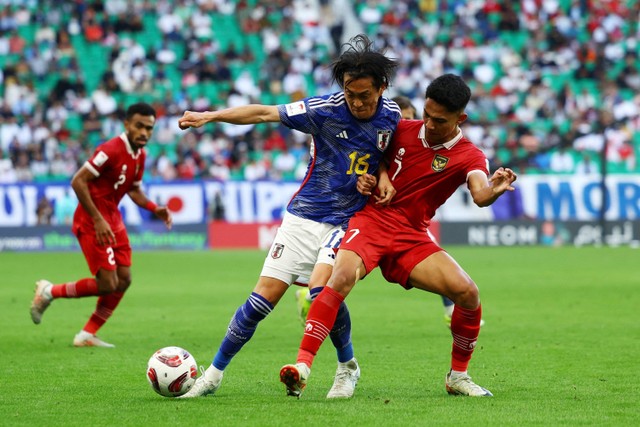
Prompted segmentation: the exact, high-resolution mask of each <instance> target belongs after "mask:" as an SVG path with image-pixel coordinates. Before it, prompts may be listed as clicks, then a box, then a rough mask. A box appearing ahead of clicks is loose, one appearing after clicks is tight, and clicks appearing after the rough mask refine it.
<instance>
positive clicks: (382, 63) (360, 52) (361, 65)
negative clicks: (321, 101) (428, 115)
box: [331, 34, 399, 89]
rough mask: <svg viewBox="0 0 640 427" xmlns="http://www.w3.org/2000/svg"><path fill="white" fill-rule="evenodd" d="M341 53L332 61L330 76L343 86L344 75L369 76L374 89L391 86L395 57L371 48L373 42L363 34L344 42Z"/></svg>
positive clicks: (359, 77)
mask: <svg viewBox="0 0 640 427" xmlns="http://www.w3.org/2000/svg"><path fill="white" fill-rule="evenodd" d="M342 46H343V49H344V51H343V53H342V54H341V55H340V56H339V57H338V59H336V60H335V61H333V63H332V64H331V67H332V72H331V74H332V78H333V80H334V81H335V82H336V83H337V84H338V85H339V86H340V87H341V88H344V76H345V75H349V77H351V79H353V80H355V79H362V78H367V77H371V78H372V79H373V85H374V87H375V88H376V89H380V88H381V87H382V86H383V85H387V86H391V80H392V78H393V76H394V74H395V70H396V68H398V65H399V64H398V62H397V61H396V60H395V59H391V58H387V57H386V56H385V55H384V53H383V52H382V51H377V50H375V49H374V48H373V42H372V41H371V40H369V38H368V37H367V36H366V35H364V34H358V35H357V36H355V37H353V38H352V39H351V40H349V42H348V43H345V44H343V45H342Z"/></svg>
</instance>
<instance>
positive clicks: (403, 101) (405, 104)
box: [391, 95, 416, 110]
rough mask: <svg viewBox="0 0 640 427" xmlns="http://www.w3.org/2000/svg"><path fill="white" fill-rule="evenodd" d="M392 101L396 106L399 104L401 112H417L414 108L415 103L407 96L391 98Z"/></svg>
mask: <svg viewBox="0 0 640 427" xmlns="http://www.w3.org/2000/svg"><path fill="white" fill-rule="evenodd" d="M391 100H392V101H393V102H395V103H396V104H398V107H400V109H401V110H404V109H405V108H413V109H414V110H415V108H416V107H414V106H413V103H412V102H411V100H410V99H409V98H407V97H406V96H402V95H398V96H396V97H393V98H391Z"/></svg>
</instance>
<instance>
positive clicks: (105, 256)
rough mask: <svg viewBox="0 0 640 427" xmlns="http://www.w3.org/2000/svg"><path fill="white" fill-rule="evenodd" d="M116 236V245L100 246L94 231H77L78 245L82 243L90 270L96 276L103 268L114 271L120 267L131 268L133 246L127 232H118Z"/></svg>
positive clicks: (124, 230) (123, 230)
mask: <svg viewBox="0 0 640 427" xmlns="http://www.w3.org/2000/svg"><path fill="white" fill-rule="evenodd" d="M115 235H116V243H115V244H114V245H111V246H108V245H104V246H100V245H98V240H97V239H96V233H95V231H94V230H90V231H88V230H82V229H79V230H76V237H77V238H78V243H80V248H82V253H83V254H84V258H85V259H86V260H87V264H88V265H89V270H90V271H91V274H93V275H94V276H95V275H96V274H97V273H98V270H100V269H101V268H102V269H103V270H109V271H113V270H115V269H116V268H118V266H124V267H130V266H131V245H130V244H129V236H128V235H127V230H126V229H122V230H121V231H118V232H116V233H115Z"/></svg>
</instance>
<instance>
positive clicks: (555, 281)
mask: <svg viewBox="0 0 640 427" xmlns="http://www.w3.org/2000/svg"><path fill="white" fill-rule="evenodd" d="M449 252H450V253H451V254H452V255H453V256H454V257H455V258H456V259H457V260H458V261H459V262H460V264H461V265H462V266H463V267H464V268H465V269H466V270H467V271H468V272H469V273H470V275H471V276H472V277H473V278H474V280H475V281H476V283H477V284H478V286H479V287H480V290H481V298H482V302H483V309H484V319H485V321H486V325H485V326H484V327H483V328H482V332H481V334H480V339H479V342H478V347H477V350H476V352H475V354H474V358H473V359H472V361H471V365H470V370H469V373H470V374H471V376H472V377H473V379H474V380H475V381H476V382H478V383H479V384H481V385H483V386H485V387H487V388H488V389H489V390H491V391H492V392H493V394H494V397H493V398H477V399H473V398H464V397H454V396H448V395H447V394H446V392H445V389H444V376H445V373H446V372H447V370H448V366H449V357H450V351H451V337H450V335H449V331H448V329H447V328H446V327H445V325H444V322H443V316H442V306H441V302H440V298H439V297H438V296H436V295H432V294H428V293H425V292H422V291H417V290H412V291H404V290H402V289H401V288H400V287H399V286H396V285H390V284H387V283H385V282H384V280H383V279H382V278H381V276H380V274H379V273H378V272H377V271H376V272H374V273H372V274H371V275H370V277H368V278H366V279H365V280H363V281H362V282H361V283H359V284H358V285H357V286H356V288H355V289H354V291H353V292H352V294H351V295H350V296H349V298H348V300H347V301H348V303H349V307H350V310H351V315H352V320H353V341H354V345H355V350H356V356H357V357H358V359H359V361H360V364H361V368H362V377H361V379H360V383H359V385H358V388H357V390H356V394H355V396H354V398H353V399H350V400H339V401H334V400H327V399H325V395H326V393H327V391H328V389H329V388H330V386H331V383H332V380H333V374H334V371H335V353H334V350H333V348H332V347H331V344H330V342H327V343H325V345H323V347H322V348H321V349H320V353H319V355H318V358H317V359H316V363H315V365H314V367H313V373H312V375H311V377H310V381H309V385H308V387H307V390H306V391H305V394H304V395H303V396H302V398H301V399H294V398H288V397H286V396H285V393H284V388H283V386H282V385H281V384H280V383H279V381H278V372H279V369H280V367H281V366H282V365H283V364H286V363H291V362H293V361H294V360H295V356H296V353H297V347H298V343H299V341H300V338H301V334H302V327H301V325H300V323H299V322H298V320H297V316H296V311H295V302H294V297H293V291H292V290H290V291H289V292H288V294H287V295H285V297H284V298H283V300H282V301H281V302H280V304H279V306H278V308H277V309H276V310H275V311H274V312H273V313H272V314H271V315H270V316H269V318H267V319H266V320H265V321H264V322H262V324H261V325H260V327H259V328H258V330H257V332H256V334H255V336H254V338H253V340H252V341H251V342H250V343H249V344H248V345H246V346H245V348H244V349H243V351H241V352H240V353H239V355H238V356H237V357H236V358H235V359H234V361H233V362H232V363H231V365H229V367H228V368H227V370H226V372H225V379H224V381H223V383H222V386H221V388H220V389H219V390H218V392H217V393H216V395H215V396H209V397H207V398H199V399H194V400H188V401H181V400H175V399H167V398H163V397H160V396H158V395H156V394H155V393H154V392H153V391H152V389H151V388H150V386H149V385H148V383H147V380H146V378H145V368H146V363H147V360H148V359H149V357H150V356H151V354H152V353H153V352H154V351H155V350H156V349H158V348H160V347H164V346H168V345H178V346H182V347H184V348H186V349H188V350H189V351H190V352H191V353H192V354H193V355H194V357H195V358H196V360H197V361H198V363H199V364H200V365H204V366H207V365H208V364H209V363H210V362H211V358H212V356H213V354H214V352H215V350H216V349H217V347H218V344H219V343H220V340H221V339H222V337H223V335H224V332H225V330H226V327H227V323H228V321H229V319H230V318H231V315H232V313H233V312H234V311H235V310H236V308H237V307H238V306H239V305H240V304H241V303H243V302H244V301H245V299H246V297H247V295H248V294H249V292H250V291H251V289H252V288H253V286H254V284H255V281H256V279H257V276H258V274H259V272H260V269H261V266H262V260H263V258H264V253H263V252H260V251H218V252H137V253H134V266H133V284H132V286H131V288H130V289H129V292H128V293H127V295H126V297H125V298H124V299H123V301H122V303H121V304H120V306H119V307H118V309H117V310H116V312H115V314H114V315H113V317H112V318H111V320H110V321H109V322H108V323H107V324H106V325H105V327H104V328H103V329H102V330H101V332H100V336H101V337H102V338H104V339H105V340H106V341H109V342H113V343H115V344H116V346H117V347H116V348H115V349H91V348H73V347H72V345H71V341H72V339H73V336H74V334H75V333H76V332H78V331H79V330H80V329H81V327H82V326H83V325H84V323H85V321H86V320H87V318H88V316H89V314H90V313H91V312H92V310H93V307H94V304H95V298H84V299H81V300H57V301H55V302H54V303H53V304H52V306H51V307H50V308H49V310H48V311H47V312H46V314H45V315H44V317H43V322H42V324H40V325H37V326H36V325H33V324H32V323H31V320H30V318H29V310H28V309H29V304H30V301H31V298H32V293H33V287H34V282H35V281H36V280H37V279H40V278H47V279H49V280H51V281H53V282H63V281H68V280H75V279H79V278H82V277H86V276H87V268H86V266H85V263H84V259H83V258H82V255H81V254H80V253H56V254H14V253H0V272H1V273H2V274H1V277H2V279H1V284H0V301H1V304H2V317H1V318H2V321H1V322H2V323H1V325H2V328H1V336H0V343H1V346H2V356H3V357H2V359H3V363H2V364H1V368H0V372H2V375H1V378H0V381H1V384H2V392H1V395H0V425H7V426H22V425H24V426H36V425H55V426H58V425H59V426H169V425H172V426H178V425H180V426H182V425H184V426H204V425H221V426H290V425H295V426H328V425H336V426H338V425H340V426H418V425H430V426H431V425H451V426H459V425H486V426H503V425H514V426H515V425H539V426H552V425H569V426H573V425H597V426H620V425H629V426H632V425H634V426H635V425H640V409H639V408H640V388H639V386H638V384H639V381H638V379H639V378H640V375H639V374H640V368H639V367H640V362H639V360H640V356H639V354H638V353H639V352H638V350H639V349H640V315H638V307H640V267H639V265H640V264H639V263H638V258H639V255H640V252H638V250H633V249H628V248H617V249H611V248H572V247H568V248H541V247H522V248H477V247H475V248H471V247H452V248H449Z"/></svg>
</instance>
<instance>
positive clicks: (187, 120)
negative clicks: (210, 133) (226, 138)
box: [178, 111, 207, 130]
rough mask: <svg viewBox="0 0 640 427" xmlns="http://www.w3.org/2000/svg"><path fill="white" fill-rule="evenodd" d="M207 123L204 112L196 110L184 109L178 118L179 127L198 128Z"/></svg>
mask: <svg viewBox="0 0 640 427" xmlns="http://www.w3.org/2000/svg"><path fill="white" fill-rule="evenodd" d="M205 123H207V120H206V118H205V115H204V113H198V112H196V111H185V112H184V114H183V115H182V117H180V118H179V119H178V126H180V129H182V130H184V129H188V128H199V127H200V126H202V125H204V124H205Z"/></svg>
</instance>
